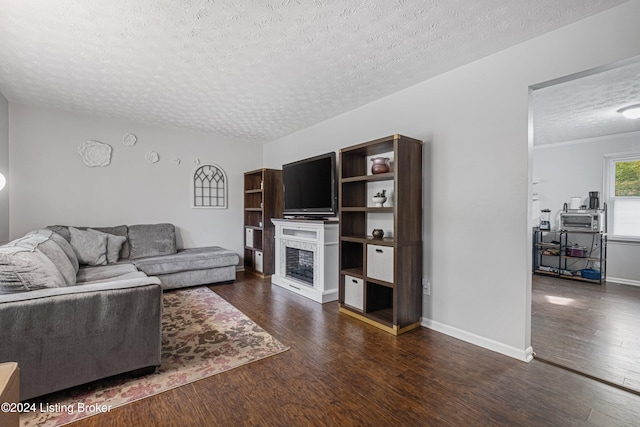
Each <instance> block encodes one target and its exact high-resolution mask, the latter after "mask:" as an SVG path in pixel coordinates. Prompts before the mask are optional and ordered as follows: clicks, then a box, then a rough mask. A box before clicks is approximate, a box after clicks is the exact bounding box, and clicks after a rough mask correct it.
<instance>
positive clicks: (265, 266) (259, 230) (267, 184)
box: [244, 169, 283, 277]
mask: <svg viewBox="0 0 640 427" xmlns="http://www.w3.org/2000/svg"><path fill="white" fill-rule="evenodd" d="M282 197H283V196H282V171H281V170H277V169H258V170H254V171H250V172H245V174H244V240H245V242H244V269H245V271H249V272H251V273H253V274H255V275H257V276H260V277H269V276H271V275H272V274H273V273H274V271H275V252H274V251H275V241H274V239H275V225H274V223H273V222H271V219H272V218H282V203H283V198H282Z"/></svg>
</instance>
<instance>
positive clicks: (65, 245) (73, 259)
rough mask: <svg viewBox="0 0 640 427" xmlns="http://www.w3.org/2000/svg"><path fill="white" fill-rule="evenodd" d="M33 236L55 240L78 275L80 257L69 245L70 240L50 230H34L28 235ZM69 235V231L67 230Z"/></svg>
mask: <svg viewBox="0 0 640 427" xmlns="http://www.w3.org/2000/svg"><path fill="white" fill-rule="evenodd" d="M32 234H36V235H46V236H48V237H49V239H51V240H53V241H54V242H55V243H56V244H57V245H58V246H60V249H62V250H63V251H64V254H65V255H66V256H67V258H69V262H70V263H71V265H72V266H73V270H74V271H75V273H76V274H77V273H78V268H79V267H80V266H79V262H78V257H77V256H76V253H75V252H74V251H73V248H72V247H71V245H70V244H69V240H67V239H66V238H64V237H63V236H62V235H60V234H58V233H56V232H55V231H53V230H51V229H50V228H45V229H38V230H33V231H31V232H29V233H27V236H28V235H32ZM67 234H69V230H67ZM69 239H71V238H69Z"/></svg>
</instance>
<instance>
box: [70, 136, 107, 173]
mask: <svg viewBox="0 0 640 427" xmlns="http://www.w3.org/2000/svg"><path fill="white" fill-rule="evenodd" d="M78 154H80V157H81V158H82V162H83V163H84V164H85V165H87V166H89V167H102V166H107V165H109V163H111V146H110V145H109V144H105V143H102V142H99V141H87V142H83V143H82V144H80V146H79V147H78Z"/></svg>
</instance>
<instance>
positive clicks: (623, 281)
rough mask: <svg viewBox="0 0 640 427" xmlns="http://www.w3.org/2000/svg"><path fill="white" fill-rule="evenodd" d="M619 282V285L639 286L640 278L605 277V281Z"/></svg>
mask: <svg viewBox="0 0 640 427" xmlns="http://www.w3.org/2000/svg"><path fill="white" fill-rule="evenodd" d="M608 282H611V283H619V284H621V285H630V286H640V280H631V279H620V278H618V277H607V283H608Z"/></svg>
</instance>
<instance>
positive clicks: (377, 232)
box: [371, 228, 384, 239]
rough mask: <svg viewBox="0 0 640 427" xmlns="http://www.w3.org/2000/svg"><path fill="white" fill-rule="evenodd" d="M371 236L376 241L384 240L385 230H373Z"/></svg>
mask: <svg viewBox="0 0 640 427" xmlns="http://www.w3.org/2000/svg"><path fill="white" fill-rule="evenodd" d="M371 235H372V236H373V238H374V239H382V238H383V237H384V230H382V229H381V228H376V229H375V230H373V232H372V233H371Z"/></svg>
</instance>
